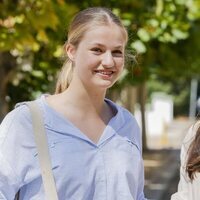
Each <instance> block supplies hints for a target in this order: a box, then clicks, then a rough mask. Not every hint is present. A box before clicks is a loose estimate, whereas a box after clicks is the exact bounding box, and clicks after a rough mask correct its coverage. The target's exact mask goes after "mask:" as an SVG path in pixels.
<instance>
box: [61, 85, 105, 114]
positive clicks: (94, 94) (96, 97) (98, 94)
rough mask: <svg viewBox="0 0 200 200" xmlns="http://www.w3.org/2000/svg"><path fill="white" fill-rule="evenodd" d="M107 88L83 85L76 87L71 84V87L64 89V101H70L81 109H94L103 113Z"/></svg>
mask: <svg viewBox="0 0 200 200" xmlns="http://www.w3.org/2000/svg"><path fill="white" fill-rule="evenodd" d="M105 94H106V91H105V90H99V89H96V88H95V89H93V90H92V88H90V89H86V88H85V87H83V86H79V87H77V86H76V87H74V86H73V85H70V86H69V88H68V89H67V90H66V91H64V92H63V93H62V94H61V95H62V96H63V102H64V101H66V102H70V103H71V104H73V105H76V106H77V107H80V109H82V110H83V111H84V110H87V112H89V111H92V110H93V111H94V110H96V112H97V113H98V114H101V113H102V111H103V109H104V107H105V102H104V99H105Z"/></svg>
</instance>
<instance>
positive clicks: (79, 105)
mask: <svg viewBox="0 0 200 200" xmlns="http://www.w3.org/2000/svg"><path fill="white" fill-rule="evenodd" d="M127 40H128V36H127V31H126V29H125V28H124V26H123V25H122V23H121V21H120V20H119V19H118V17H116V16H115V15H114V14H113V13H112V12H111V11H110V10H109V9H106V8H99V7H97V8H88V9H86V10H83V11H81V12H80V13H78V14H77V15H76V16H75V17H74V19H73V21H72V23H71V26H70V28H69V32H68V41H67V42H66V44H65V47H64V51H65V53H66V56H67V59H66V62H65V64H64V66H63V69H62V71H61V74H60V77H59V80H58V82H57V87H56V92H55V94H54V95H42V97H41V98H39V99H37V100H36V102H37V103H38V105H39V106H40V108H41V110H42V111H43V118H44V126H45V130H46V134H47V138H48V145H49V153H50V157H51V163H52V171H53V175H54V179H55V183H56V189H57V193H58V197H59V199H60V200H143V199H145V198H144V194H143V187H144V175H143V173H144V172H143V160H142V147H141V135H140V131H139V128H138V125H137V123H136V121H135V118H134V117H133V116H132V114H131V113H129V112H128V111H127V110H126V109H124V108H122V107H120V106H118V105H116V104H115V103H113V102H112V101H111V100H108V99H106V98H105V95H106V91H107V89H108V88H110V87H111V86H112V85H113V84H114V83H115V82H116V81H117V79H118V77H119V75H120V74H121V72H122V70H123V67H124V59H125V47H126V43H127ZM0 163H1V164H0V199H7V200H11V199H13V198H14V196H15V194H16V192H17V191H18V190H19V189H20V199H23V200H31V199H39V200H43V199H45V197H44V196H45V195H44V189H43V183H42V179H41V173H40V166H39V163H38V157H37V150H36V145H35V142H34V138H33V130H32V124H31V118H30V111H29V109H28V107H27V106H26V105H21V106H19V107H17V108H15V109H14V110H13V111H11V112H10V113H9V114H8V115H7V116H6V117H5V119H4V121H3V122H2V124H1V127H0Z"/></svg>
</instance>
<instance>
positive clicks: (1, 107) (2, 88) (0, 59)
mask: <svg viewBox="0 0 200 200" xmlns="http://www.w3.org/2000/svg"><path fill="white" fill-rule="evenodd" d="M15 68H16V60H15V58H14V57H13V56H12V55H11V54H10V53H9V52H1V53H0V121H1V120H2V119H3V118H4V116H5V115H6V114H7V113H8V111H9V106H8V102H7V101H6V96H7V86H8V82H9V81H10V79H11V77H12V72H13V71H14V69H15Z"/></svg>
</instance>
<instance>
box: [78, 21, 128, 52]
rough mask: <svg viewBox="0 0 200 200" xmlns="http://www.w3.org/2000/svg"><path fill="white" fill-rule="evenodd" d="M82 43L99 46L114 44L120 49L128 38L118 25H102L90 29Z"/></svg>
mask: <svg viewBox="0 0 200 200" xmlns="http://www.w3.org/2000/svg"><path fill="white" fill-rule="evenodd" d="M82 41H85V42H88V43H89V44H97V45H104V44H106V43H113V44H114V45H115V46H116V47H119V48H120V47H122V46H124V44H125V43H126V38H125V34H124V32H123V29H122V28H121V27H119V26H117V25H112V26H110V25H104V26H103V25H102V26H94V27H91V28H89V29H88V30H87V31H86V32H85V34H84V37H83V38H82Z"/></svg>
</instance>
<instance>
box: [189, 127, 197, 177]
mask: <svg viewBox="0 0 200 200" xmlns="http://www.w3.org/2000/svg"><path fill="white" fill-rule="evenodd" d="M186 172H187V173H188V176H189V178H190V179H191V180H194V178H195V174H196V173H197V172H200V123H199V124H198V127H197V129H196V135H195V138H194V140H193V141H192V143H191V144H190V147H189V151H188V160H187V164H186Z"/></svg>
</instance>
